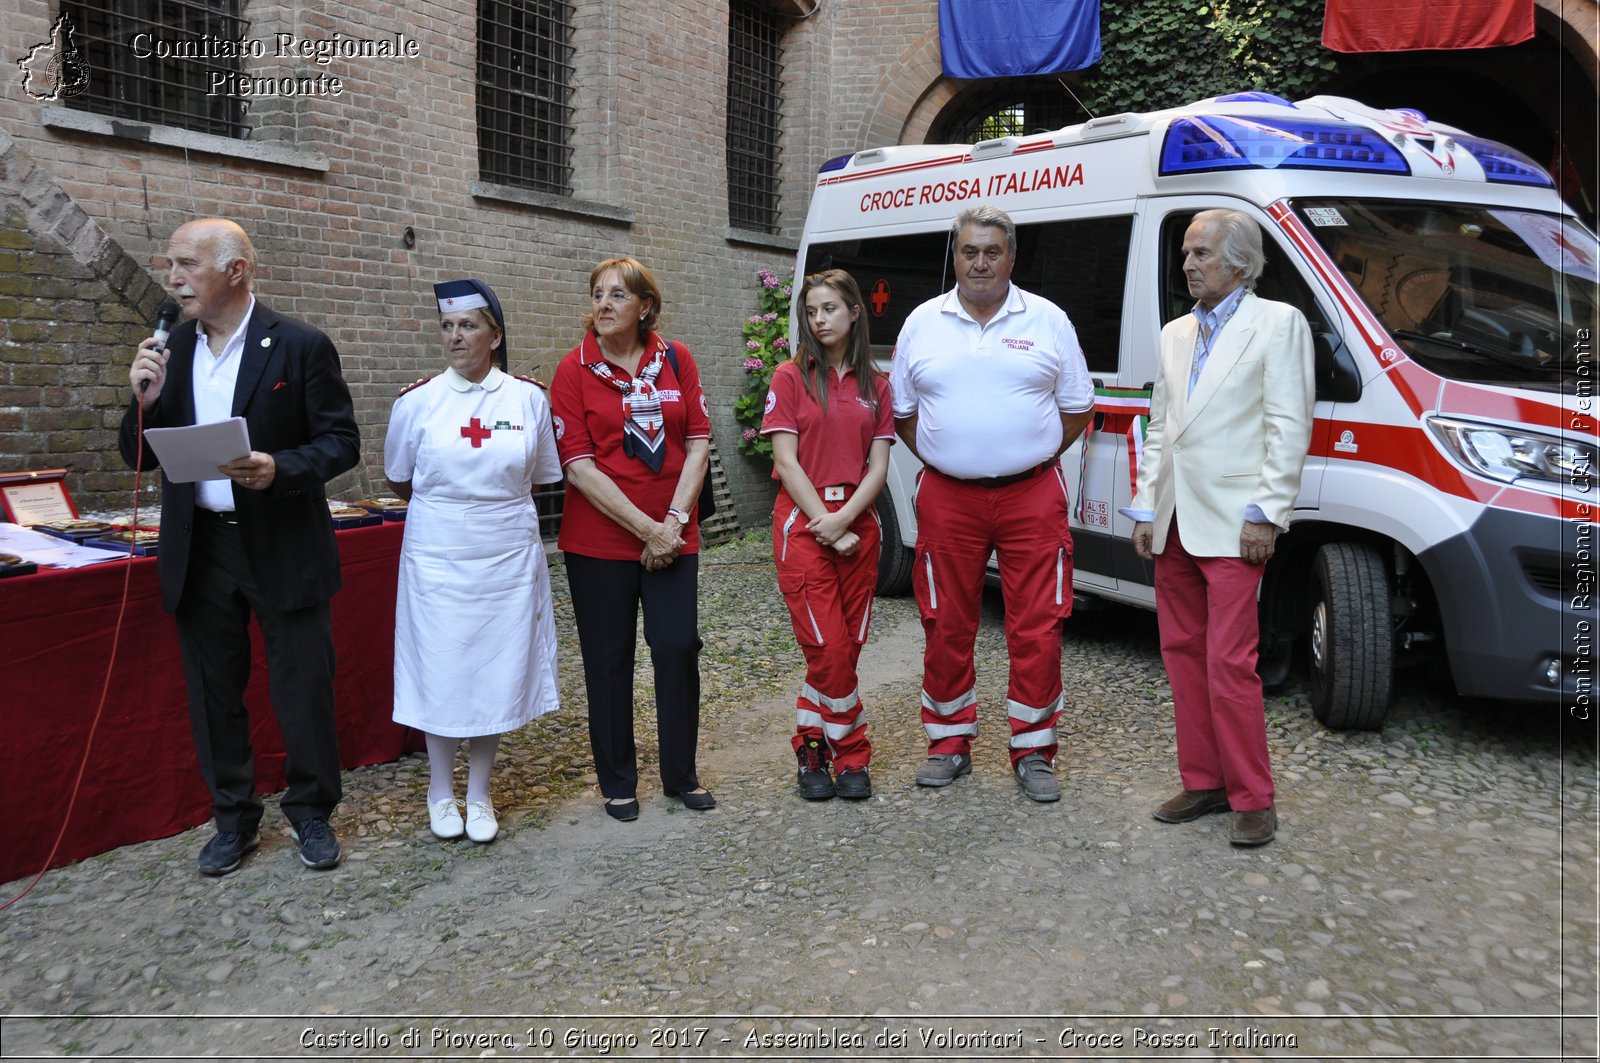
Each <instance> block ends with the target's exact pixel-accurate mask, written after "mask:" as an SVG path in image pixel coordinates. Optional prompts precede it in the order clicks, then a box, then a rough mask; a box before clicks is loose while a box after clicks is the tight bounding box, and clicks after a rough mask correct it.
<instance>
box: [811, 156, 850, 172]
mask: <svg viewBox="0 0 1600 1063" xmlns="http://www.w3.org/2000/svg"><path fill="white" fill-rule="evenodd" d="M853 158H855V152H853V151H852V152H851V153H850V154H849V155H835V156H834V157H833V158H831V159H829V160H828V161H827V162H825V163H823V164H822V165H821V166H820V167H819V168H818V169H817V172H818V173H829V172H831V171H833V170H842V169H844V168H845V166H846V165H847V164H848V163H849V162H850V160H851V159H853Z"/></svg>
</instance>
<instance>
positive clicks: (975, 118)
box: [935, 82, 1084, 144]
mask: <svg viewBox="0 0 1600 1063" xmlns="http://www.w3.org/2000/svg"><path fill="white" fill-rule="evenodd" d="M1083 118H1084V115H1083V110H1082V108H1081V107H1079V106H1078V104H1077V102H1076V101H1075V100H1073V98H1072V97H1071V95H1070V94H1068V93H1067V91H1066V90H1065V89H1063V88H1061V87H1060V85H1057V84H1054V83H1050V82H1044V83H1040V84H1037V85H1034V86H1032V87H1025V88H1022V89H1021V90H1020V91H1019V90H1018V89H1017V88H1015V87H1012V86H1006V87H1002V88H999V89H993V90H989V91H987V92H982V93H979V94H976V95H973V96H969V97H968V98H967V99H966V100H964V101H962V103H961V104H960V105H959V106H958V107H955V108H951V112H950V117H949V118H948V119H946V121H945V123H944V128H943V129H942V130H936V131H935V135H936V137H937V140H938V142H940V143H950V144H977V143H979V142H980V141H984V140H997V139H999V138H1000V137H1023V136H1031V135H1033V134H1035V133H1041V132H1045V131H1047V130H1053V129H1060V128H1061V127H1062V126H1065V125H1070V124H1071V123H1073V122H1081V121H1082V120H1083Z"/></svg>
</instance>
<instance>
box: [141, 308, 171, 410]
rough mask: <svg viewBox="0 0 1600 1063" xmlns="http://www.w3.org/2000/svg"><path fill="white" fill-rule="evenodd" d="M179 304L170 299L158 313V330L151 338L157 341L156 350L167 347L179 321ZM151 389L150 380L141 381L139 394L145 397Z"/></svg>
mask: <svg viewBox="0 0 1600 1063" xmlns="http://www.w3.org/2000/svg"><path fill="white" fill-rule="evenodd" d="M179 312H180V311H179V310H178V304H177V303H175V302H173V301H172V300H171V299H168V300H167V301H166V302H164V303H162V304H161V309H159V310H157V311H156V330H155V331H154V332H152V333H151V334H150V338H151V339H153V340H155V341H156V347H155V349H156V350H158V351H159V350H161V349H163V348H164V347H166V345H167V336H168V335H169V334H170V333H171V332H172V326H173V325H174V324H175V323H176V322H177V320H178V314H179ZM149 387H150V381H149V380H148V379H146V380H141V381H139V394H141V395H143V394H144V393H145V391H147V390H148V389H149Z"/></svg>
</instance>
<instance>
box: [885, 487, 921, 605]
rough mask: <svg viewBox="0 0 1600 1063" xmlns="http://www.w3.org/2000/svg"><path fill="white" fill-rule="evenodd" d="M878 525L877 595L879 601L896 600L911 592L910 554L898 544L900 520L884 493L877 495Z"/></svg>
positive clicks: (907, 548) (886, 494)
mask: <svg viewBox="0 0 1600 1063" xmlns="http://www.w3.org/2000/svg"><path fill="white" fill-rule="evenodd" d="M878 523H879V525H880V526H881V528H882V531H883V538H882V541H881V542H880V543H879V544H878V592H877V593H878V596H879V597H880V598H898V597H900V596H901V595H904V594H907V593H909V592H910V591H911V563H912V560H913V553H912V551H911V549H910V548H909V547H907V546H906V545H905V543H903V542H901V541H900V518H898V517H896V516H895V512H894V500H893V499H892V498H890V497H889V492H887V491H884V492H883V493H882V494H880V495H879V496H878Z"/></svg>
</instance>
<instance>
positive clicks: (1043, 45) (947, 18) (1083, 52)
mask: <svg viewBox="0 0 1600 1063" xmlns="http://www.w3.org/2000/svg"><path fill="white" fill-rule="evenodd" d="M939 47H940V50H941V51H942V52H943V58H944V74H945V77H952V78H998V77H1016V76H1019V75H1026V74H1059V73H1061V72H1063V71H1066V70H1082V69H1083V68H1084V67H1086V66H1092V65H1093V64H1094V63H1096V62H1098V61H1099V59H1100V3H1099V0H939Z"/></svg>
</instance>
